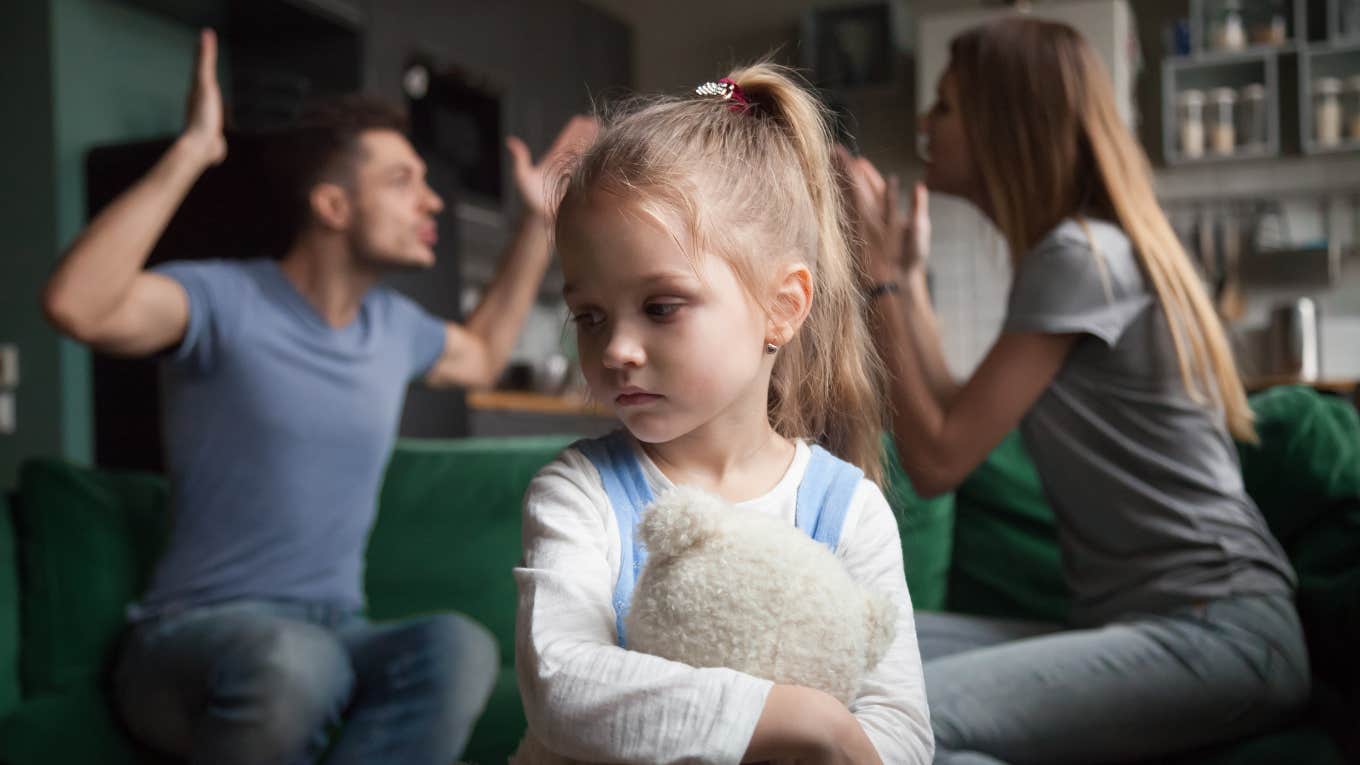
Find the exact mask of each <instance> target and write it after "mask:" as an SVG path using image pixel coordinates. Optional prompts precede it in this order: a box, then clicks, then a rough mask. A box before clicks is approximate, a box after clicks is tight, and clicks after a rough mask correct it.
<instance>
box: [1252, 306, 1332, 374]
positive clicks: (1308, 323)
mask: <svg viewBox="0 0 1360 765" xmlns="http://www.w3.org/2000/svg"><path fill="white" fill-rule="evenodd" d="M1267 334H1268V340H1267V342H1266V349H1267V359H1266V366H1267V368H1268V371H1269V372H1270V373H1271V374H1275V375H1284V376H1287V377H1291V378H1294V379H1296V380H1298V381H1300V382H1315V381H1317V379H1318V377H1319V375H1320V373H1321V369H1322V359H1321V342H1320V338H1319V336H1318V311H1317V304H1316V303H1315V302H1313V299H1312V298H1306V297H1305V298H1299V299H1297V300H1294V301H1291V302H1289V303H1285V304H1283V305H1280V306H1277V307H1276V308H1275V309H1274V310H1272V311H1271V312H1270V324H1269V325H1268V328H1267Z"/></svg>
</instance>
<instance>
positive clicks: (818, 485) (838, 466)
mask: <svg viewBox="0 0 1360 765" xmlns="http://www.w3.org/2000/svg"><path fill="white" fill-rule="evenodd" d="M811 451H812V457H811V459H810V460H808V466H807V472H806V473H804V474H803V482H802V483H801V484H799V486H798V507H797V510H796V513H795V516H794V522H795V523H796V524H797V526H798V528H800V529H802V530H803V531H804V533H806V534H807V535H808V536H810V537H812V538H813V539H814V540H816V541H818V542H821V543H822V544H824V545H826V546H827V547H829V548H830V549H831V552H833V553H834V552H835V551H836V545H838V544H839V543H840V540H841V528H842V527H843V526H844V525H845V516H846V515H847V514H849V512H850V500H851V499H853V498H854V496H855V489H857V488H859V483H860V481H861V480H863V479H864V471H863V470H860V469H859V468H857V467H855V466H854V465H851V464H850V463H848V462H846V461H844V460H841V459H838V458H836V457H835V456H833V455H832V454H831V452H828V451H827V450H826V449H823V448H822V447H820V446H818V445H816V444H812V445H811Z"/></svg>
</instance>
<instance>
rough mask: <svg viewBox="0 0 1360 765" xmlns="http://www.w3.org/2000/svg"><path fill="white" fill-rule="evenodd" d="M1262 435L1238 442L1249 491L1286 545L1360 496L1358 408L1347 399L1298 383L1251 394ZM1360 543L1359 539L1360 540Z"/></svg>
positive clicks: (1289, 546)
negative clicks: (1340, 505) (1336, 505)
mask: <svg viewBox="0 0 1360 765" xmlns="http://www.w3.org/2000/svg"><path fill="white" fill-rule="evenodd" d="M1251 408H1252V411H1254V412H1255V414H1256V430H1257V434H1258V435H1259V436H1260V442H1259V443H1256V444H1246V443H1239V444H1238V445H1237V451H1238V455H1239V457H1240V458H1241V461H1242V476H1243V480H1244V481H1245V483H1246V486H1247V493H1249V494H1251V496H1252V499H1254V500H1256V504H1257V506H1259V507H1260V508H1261V512H1262V514H1263V515H1265V517H1266V522H1267V523H1269V524H1270V530H1271V531H1272V532H1274V534H1275V537H1276V538H1277V539H1279V540H1280V543H1281V544H1282V545H1284V546H1285V547H1286V548H1292V547H1294V543H1295V541H1296V538H1297V537H1298V536H1299V535H1300V534H1308V533H1310V532H1311V530H1312V529H1313V528H1314V527H1315V526H1316V525H1317V523H1318V522H1319V521H1322V522H1324V523H1330V521H1329V520H1326V519H1327V517H1330V515H1331V514H1330V512H1329V508H1330V507H1331V506H1332V505H1333V503H1334V502H1335V501H1337V500H1341V499H1347V498H1350V499H1354V498H1360V415H1358V414H1357V412H1356V410H1355V407H1354V406H1352V405H1351V404H1350V403H1349V402H1347V401H1345V400H1344V399H1341V398H1337V397H1335V396H1327V395H1323V394H1320V393H1318V392H1317V391H1314V390H1313V389H1311V388H1306V387H1302V386H1297V385H1291V386H1282V387H1278V388H1271V389H1270V390H1267V391H1263V392H1261V393H1258V394H1256V395H1254V396H1252V397H1251ZM1356 545H1357V546H1358V547H1360V539H1357V540H1356Z"/></svg>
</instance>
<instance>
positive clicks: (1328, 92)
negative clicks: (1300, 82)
mask: <svg viewBox="0 0 1360 765" xmlns="http://www.w3.org/2000/svg"><path fill="white" fill-rule="evenodd" d="M1313 92H1315V93H1317V94H1319V95H1324V96H1334V95H1336V94H1337V93H1340V92H1341V80H1340V78H1337V77H1319V78H1318V79H1316V80H1313Z"/></svg>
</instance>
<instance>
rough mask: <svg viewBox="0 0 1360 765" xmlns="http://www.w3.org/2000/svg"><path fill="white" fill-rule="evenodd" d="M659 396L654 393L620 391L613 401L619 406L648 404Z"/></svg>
mask: <svg viewBox="0 0 1360 765" xmlns="http://www.w3.org/2000/svg"><path fill="white" fill-rule="evenodd" d="M660 398H661V396H658V395H657V394H655V393H620V394H619V395H618V396H616V397H615V398H614V403H616V404H618V405H619V406H640V405H642V404H650V403H651V402H653V401H656V400H658V399H660Z"/></svg>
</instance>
